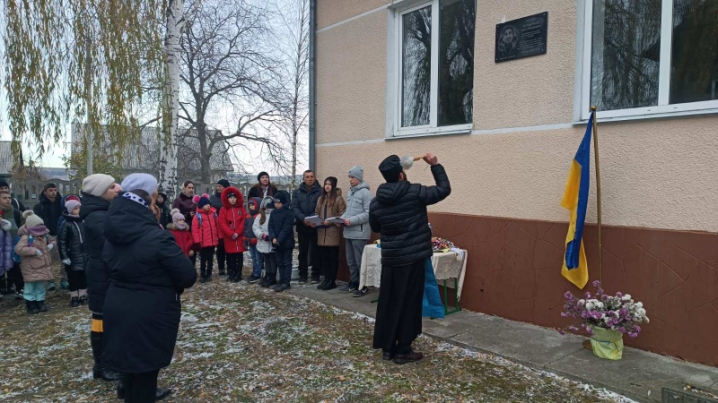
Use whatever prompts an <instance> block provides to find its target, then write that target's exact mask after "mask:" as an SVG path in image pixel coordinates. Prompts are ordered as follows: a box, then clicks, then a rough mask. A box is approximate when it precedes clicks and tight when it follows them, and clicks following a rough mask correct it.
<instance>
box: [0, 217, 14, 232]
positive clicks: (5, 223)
mask: <svg viewBox="0 0 718 403" xmlns="http://www.w3.org/2000/svg"><path fill="white" fill-rule="evenodd" d="M0 227H1V228H2V230H3V231H10V230H11V229H12V223H11V222H10V221H8V220H2V225H1V226H0Z"/></svg>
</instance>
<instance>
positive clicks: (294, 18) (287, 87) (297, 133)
mask: <svg viewBox="0 0 718 403" xmlns="http://www.w3.org/2000/svg"><path fill="white" fill-rule="evenodd" d="M279 16H280V18H281V22H282V26H283V28H284V30H283V31H281V32H280V35H281V38H283V39H284V41H283V42H284V43H283V46H281V47H280V48H281V49H282V54H283V56H284V60H285V63H286V73H285V79H284V81H283V82H284V85H283V90H284V93H285V96H286V97H287V99H288V103H289V107H288V108H287V109H286V110H285V111H284V115H283V119H282V120H280V121H277V122H276V127H277V128H278V129H279V130H280V131H281V132H282V133H284V135H285V136H286V138H287V140H288V141H289V143H290V144H291V151H292V152H291V169H290V170H289V171H290V173H291V175H292V189H294V188H295V187H296V185H297V183H296V180H297V179H296V178H297V165H298V163H299V158H302V157H303V156H302V155H301V154H302V142H301V139H300V137H301V136H302V135H303V134H304V133H306V132H307V128H308V127H307V123H308V122H307V119H308V117H309V92H308V86H307V84H308V83H307V80H308V78H309V1H308V0H288V1H287V2H285V3H283V5H282V7H281V8H279Z"/></svg>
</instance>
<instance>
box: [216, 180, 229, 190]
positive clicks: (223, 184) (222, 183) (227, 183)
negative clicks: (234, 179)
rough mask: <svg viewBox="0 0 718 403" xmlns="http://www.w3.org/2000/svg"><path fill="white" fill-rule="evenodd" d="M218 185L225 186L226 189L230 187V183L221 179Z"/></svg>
mask: <svg viewBox="0 0 718 403" xmlns="http://www.w3.org/2000/svg"><path fill="white" fill-rule="evenodd" d="M217 184H218V185H222V186H224V187H226V188H228V187H229V181H228V180H227V179H220V180H218V181H217Z"/></svg>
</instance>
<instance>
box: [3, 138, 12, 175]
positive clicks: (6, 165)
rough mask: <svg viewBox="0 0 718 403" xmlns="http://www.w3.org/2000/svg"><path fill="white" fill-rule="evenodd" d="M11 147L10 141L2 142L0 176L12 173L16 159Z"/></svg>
mask: <svg viewBox="0 0 718 403" xmlns="http://www.w3.org/2000/svg"><path fill="white" fill-rule="evenodd" d="M11 145H12V142H10V141H0V175H9V174H10V171H12V166H13V163H14V158H13V156H12V149H11Z"/></svg>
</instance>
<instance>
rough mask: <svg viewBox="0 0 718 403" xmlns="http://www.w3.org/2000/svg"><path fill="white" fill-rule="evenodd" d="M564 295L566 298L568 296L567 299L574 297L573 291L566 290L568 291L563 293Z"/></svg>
mask: <svg viewBox="0 0 718 403" xmlns="http://www.w3.org/2000/svg"><path fill="white" fill-rule="evenodd" d="M563 296H564V298H566V299H572V297H573V294H571V291H566V292H565V293H564V294H563Z"/></svg>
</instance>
